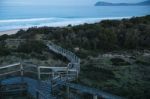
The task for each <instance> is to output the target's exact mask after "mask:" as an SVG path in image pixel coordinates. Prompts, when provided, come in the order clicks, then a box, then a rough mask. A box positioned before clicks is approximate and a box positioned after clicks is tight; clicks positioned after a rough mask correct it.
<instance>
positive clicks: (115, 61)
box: [110, 58, 130, 66]
mask: <svg viewBox="0 0 150 99" xmlns="http://www.w3.org/2000/svg"><path fill="white" fill-rule="evenodd" d="M110 60H111V62H112V65H115V66H122V65H130V63H129V62H127V61H125V60H124V59H122V58H112V59H110Z"/></svg>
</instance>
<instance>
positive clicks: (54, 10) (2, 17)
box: [0, 4, 150, 31]
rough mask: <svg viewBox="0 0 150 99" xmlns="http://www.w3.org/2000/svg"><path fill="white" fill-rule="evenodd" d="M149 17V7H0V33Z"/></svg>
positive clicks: (0, 5)
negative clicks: (105, 20) (21, 29)
mask: <svg viewBox="0 0 150 99" xmlns="http://www.w3.org/2000/svg"><path fill="white" fill-rule="evenodd" d="M149 14H150V6H99V7H95V6H19V5H16V6H14V5H13V6H10V5H9V6H8V5H2V4H0V31H5V30H12V29H20V28H28V27H34V26H37V27H41V26H67V25H69V24H72V25H78V24H83V23H94V22H98V21H101V20H104V19H122V18H130V17H134V16H145V15H149Z"/></svg>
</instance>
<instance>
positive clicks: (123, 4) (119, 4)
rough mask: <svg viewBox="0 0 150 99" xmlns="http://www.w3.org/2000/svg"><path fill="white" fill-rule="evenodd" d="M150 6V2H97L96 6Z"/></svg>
mask: <svg viewBox="0 0 150 99" xmlns="http://www.w3.org/2000/svg"><path fill="white" fill-rule="evenodd" d="M138 5H139V6H140V5H141V6H144V5H149V6H150V0H147V1H143V2H139V3H110V2H103V1H102V2H97V3H96V4H95V6H138Z"/></svg>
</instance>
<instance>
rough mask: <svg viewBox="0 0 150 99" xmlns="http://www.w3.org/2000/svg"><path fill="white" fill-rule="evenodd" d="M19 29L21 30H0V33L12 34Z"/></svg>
mask: <svg viewBox="0 0 150 99" xmlns="http://www.w3.org/2000/svg"><path fill="white" fill-rule="evenodd" d="M18 31H19V29H15V30H6V31H0V35H4V34H7V35H11V34H15V33H17V32H18Z"/></svg>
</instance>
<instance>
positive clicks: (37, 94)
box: [36, 91, 39, 99]
mask: <svg viewBox="0 0 150 99" xmlns="http://www.w3.org/2000/svg"><path fill="white" fill-rule="evenodd" d="M36 99H39V92H38V91H37V92H36Z"/></svg>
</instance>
